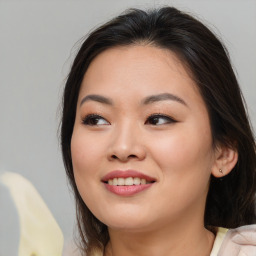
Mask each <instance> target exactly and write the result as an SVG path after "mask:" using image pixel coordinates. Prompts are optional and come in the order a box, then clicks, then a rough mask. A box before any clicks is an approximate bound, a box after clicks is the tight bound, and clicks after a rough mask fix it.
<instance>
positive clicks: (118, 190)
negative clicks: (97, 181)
mask: <svg viewBox="0 0 256 256" xmlns="http://www.w3.org/2000/svg"><path fill="white" fill-rule="evenodd" d="M101 181H102V182H103V183H104V185H105V187H106V189H107V190H109V191H110V192H112V193H114V194H117V195H120V196H131V195H134V194H136V193H139V192H141V191H144V190H145V189H148V188H150V187H151V186H152V185H153V184H154V182H155V181H156V179H155V178H153V177H150V176H148V175H145V174H143V173H141V172H138V171H134V170H126V171H120V170H116V171H112V172H110V173H108V174H107V175H105V176H104V177H103V178H102V180H101Z"/></svg>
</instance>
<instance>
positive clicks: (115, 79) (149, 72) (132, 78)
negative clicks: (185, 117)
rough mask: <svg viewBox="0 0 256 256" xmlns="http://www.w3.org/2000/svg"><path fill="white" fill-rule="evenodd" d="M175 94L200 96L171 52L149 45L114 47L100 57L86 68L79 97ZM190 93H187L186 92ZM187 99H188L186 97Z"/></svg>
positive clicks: (185, 69)
mask: <svg viewBox="0 0 256 256" xmlns="http://www.w3.org/2000/svg"><path fill="white" fill-rule="evenodd" d="M166 90H167V91H169V92H176V93H180V94H184V95H185V94H187V96H188V97H190V96H191V95H192V94H191V92H193V94H197V95H198V94H199V92H198V89H197V85H196V84H195V83H194V81H193V80H192V78H191V76H190V74H189V72H188V70H187V68H186V67H185V65H184V63H183V62H182V61H181V60H180V59H179V58H178V57H177V55H176V54H175V53H173V52H171V51H170V50H167V49H161V48H158V47H155V46H149V45H146V46H145V45H132V46H125V47H123V46H122V47H114V48H111V49H108V50H105V51H104V52H102V53H100V54H99V55H98V56H96V57H95V59H93V61H92V62H91V64H90V65H89V67H88V69H87V71H86V73H85V76H84V79H83V81H82V85H81V89H80V94H82V95H84V94H90V93H100V94H102V93H103V94H106V95H112V96H114V95H115V94H120V93H125V94H124V96H128V95H129V93H130V92H132V93H135V92H136V94H137V95H139V94H140V93H142V94H145V93H146V92H147V91H148V92H149V94H154V93H163V92H166ZM189 91H190V92H189ZM189 95H190V96H189Z"/></svg>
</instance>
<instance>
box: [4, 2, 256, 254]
mask: <svg viewBox="0 0 256 256" xmlns="http://www.w3.org/2000/svg"><path fill="white" fill-rule="evenodd" d="M162 4H168V5H174V6H176V7H178V8H181V9H182V10H185V11H188V12H191V13H192V14H195V15H196V16H197V17H199V18H200V19H201V20H203V22H204V23H206V24H208V26H210V27H211V28H212V29H213V30H214V31H215V32H216V33H217V34H218V35H219V36H220V37H221V38H222V39H223V41H224V42H225V44H226V46H227V48H228V49H229V52H230V55H231V60H232V62H233V65H234V67H235V70H236V72H237V75H238V79H239V81H240V84H241V87H242V91H243V93H244V96H245V99H246V101H247V104H248V109H249V113H250V116H251V118H252V123H253V125H254V127H256V47H255V45H256V1H255V0H240V1H235V0H204V1H197V0H190V1H188V0H187V1H185V0H179V1H150V0H141V1H135V0H93V1H86V0H84V1H79V0H73V1H71V0H69V1H67V0H62V1H39V0H34V1H25V0H20V1H13V0H6V1H3V0H0V114H1V119H0V120H1V121H0V122H1V125H0V172H3V171H12V172H17V173H20V174H22V175H23V176H24V177H26V178H28V179H29V180H30V181H31V182H32V183H33V184H34V185H35V186H36V188H37V189H38V191H39V193H40V194H41V196H42V197H43V198H44V200H45V202H46V203H47V205H48V206H49V208H50V210H51V211H52V213H53V215H54V216H55V218H56V219H57V221H58V223H59V225H60V227H61V229H62V230H63V233H64V236H65V239H66V241H67V240H69V239H71V238H72V233H73V226H74V205H73V199H72V194H71V193H70V191H69V188H68V186H67V181H66V177H65V173H64V168H63V165H62V160H61V154H60V148H59V146H58V136H57V129H58V122H59V112H58V107H59V103H60V99H61V92H62V89H63V86H64V81H65V77H66V75H67V73H68V70H69V68H70V64H71V62H72V60H73V57H74V53H75V52H76V50H77V46H76V45H75V43H76V42H77V41H78V40H79V39H80V38H81V37H83V36H84V35H85V34H86V33H88V31H90V30H92V29H93V28H94V27H96V26H97V25H99V24H101V23H103V22H105V21H107V20H108V19H110V18H112V17H113V16H115V15H117V14H119V13H120V11H123V10H124V9H126V8H127V7H142V8H148V7H154V6H159V5H162ZM0 193H1V194H0V202H1V205H0V212H2V213H0V218H2V220H3V218H4V224H2V226H1V225H0V230H2V231H0V236H1V237H0V248H2V251H3V248H4V247H3V246H5V248H7V247H8V246H9V248H10V250H11V248H12V250H13V248H14V245H15V244H16V243H17V241H18V232H19V229H18V225H17V224H18V222H17V216H16V215H15V213H14V211H13V209H14V207H13V205H11V203H9V201H10V198H9V196H8V193H7V192H6V191H4V189H2V190H0ZM3 206H4V207H3ZM1 208H2V209H1ZM3 210H4V211H5V212H6V215H4V213H3V212H4V211H3ZM9 210H10V212H12V213H11V214H10V213H7V212H8V211H9ZM4 216H5V217H4ZM6 216H8V217H6ZM2 223H3V221H2ZM3 230H7V232H8V234H7V235H4V231H3ZM5 234H6V233H5ZM3 255H4V254H3ZM8 255H14V254H10V251H9V254H8ZM0 256H2V254H1V250H0Z"/></svg>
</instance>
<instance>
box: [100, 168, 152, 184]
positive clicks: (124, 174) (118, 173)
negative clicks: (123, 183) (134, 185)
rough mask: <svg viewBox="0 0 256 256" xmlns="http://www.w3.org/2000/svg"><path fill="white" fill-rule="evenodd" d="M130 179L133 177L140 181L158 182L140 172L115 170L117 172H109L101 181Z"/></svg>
mask: <svg viewBox="0 0 256 256" xmlns="http://www.w3.org/2000/svg"><path fill="white" fill-rule="evenodd" d="M129 177H132V178H136V177H137V178H140V179H145V180H146V181H150V182H153V181H156V179H155V178H153V177H150V176H148V175H146V174H143V173H141V172H139V171H135V170H125V171H122V170H115V171H112V172H109V173H108V174H106V175H105V176H104V177H103V178H102V180H101V181H103V182H107V181H108V180H111V179H114V178H129Z"/></svg>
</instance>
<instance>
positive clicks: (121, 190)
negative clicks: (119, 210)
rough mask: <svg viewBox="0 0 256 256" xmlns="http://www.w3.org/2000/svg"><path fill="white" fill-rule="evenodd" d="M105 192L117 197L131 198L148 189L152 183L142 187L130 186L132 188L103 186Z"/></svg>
mask: <svg viewBox="0 0 256 256" xmlns="http://www.w3.org/2000/svg"><path fill="white" fill-rule="evenodd" d="M104 185H105V187H106V188H107V190H109V191H110V192H112V193H114V194H116V195H119V196H132V195H135V194H137V193H140V192H142V191H144V190H146V189H148V188H150V187H151V186H152V185H153V183H150V184H144V185H132V186H113V185H109V184H104Z"/></svg>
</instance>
